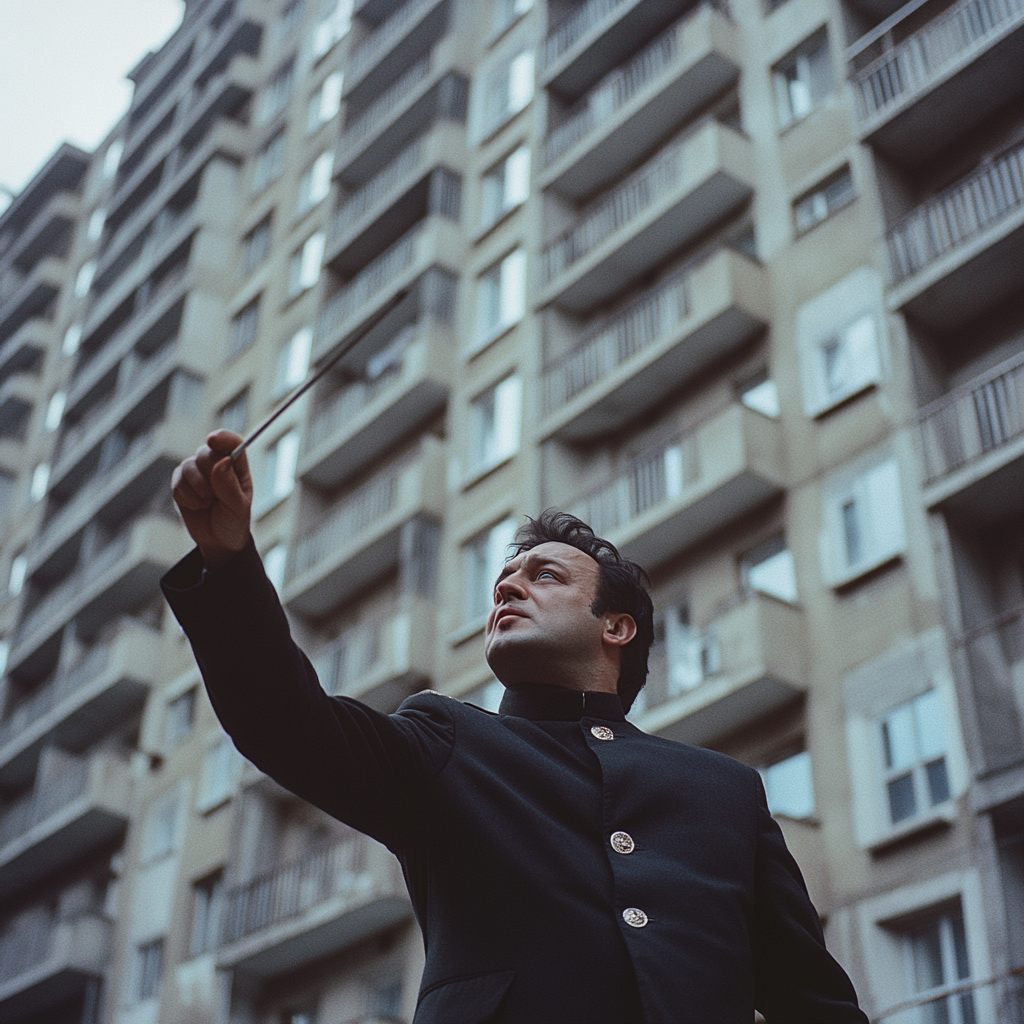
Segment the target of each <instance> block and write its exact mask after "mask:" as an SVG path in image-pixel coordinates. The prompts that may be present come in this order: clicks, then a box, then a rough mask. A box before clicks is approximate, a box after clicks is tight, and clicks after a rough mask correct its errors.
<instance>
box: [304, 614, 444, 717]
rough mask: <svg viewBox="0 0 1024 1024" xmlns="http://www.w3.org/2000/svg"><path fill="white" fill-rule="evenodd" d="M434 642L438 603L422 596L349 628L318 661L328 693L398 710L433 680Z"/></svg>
mask: <svg viewBox="0 0 1024 1024" xmlns="http://www.w3.org/2000/svg"><path fill="white" fill-rule="evenodd" d="M433 643H434V609H433V607H431V605H430V602H429V601H428V600H426V599H419V600H415V601H411V602H409V603H408V604H406V605H404V606H403V607H401V608H396V609H394V610H392V611H390V612H387V613H384V614H377V615H375V616H374V617H373V618H371V619H369V620H368V621H366V622H364V623H361V624H360V625H358V626H353V627H351V628H349V629H347V630H345V632H343V633H342V634H341V635H340V636H339V637H338V638H337V639H335V640H332V641H331V642H330V643H329V644H328V645H327V646H326V647H324V648H323V649H322V650H320V651H319V652H318V654H317V655H316V656H315V657H314V659H313V665H314V667H315V668H316V670H317V675H318V676H319V677H320V685H321V686H323V688H324V689H325V690H326V691H327V692H328V693H331V694H336V695H338V696H341V697H354V698H356V699H357V700H361V701H362V702H363V703H364V704H369V705H370V706H371V707H374V708H377V709H378V710H380V711H385V712H392V711H394V710H396V709H397V707H398V705H399V704H401V703H402V701H403V700H405V698H406V697H408V696H409V695H410V694H412V693H416V692H417V691H419V690H422V689H423V688H424V687H426V686H428V685H429V683H430V678H431V676H432V674H433V659H432V658H431V651H432V650H433Z"/></svg>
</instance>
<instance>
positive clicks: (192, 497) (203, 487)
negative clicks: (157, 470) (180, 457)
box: [171, 459, 214, 511]
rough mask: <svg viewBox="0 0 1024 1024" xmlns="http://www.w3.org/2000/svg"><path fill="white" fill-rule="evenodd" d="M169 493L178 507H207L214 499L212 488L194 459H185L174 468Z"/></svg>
mask: <svg viewBox="0 0 1024 1024" xmlns="http://www.w3.org/2000/svg"><path fill="white" fill-rule="evenodd" d="M171 495H172V497H173V498H174V500H175V502H176V503H177V504H178V506H179V507H181V508H183V509H190V510H193V511H198V510H199V509H204V508H209V507H210V505H212V504H213V500H214V494H213V489H212V488H211V487H210V483H209V481H208V480H207V479H206V477H205V476H204V475H203V474H202V472H201V471H200V469H199V467H198V466H197V465H196V460H195V459H185V461H184V462H182V463H181V464H180V465H179V466H177V467H176V468H175V470H174V475H173V476H172V477H171Z"/></svg>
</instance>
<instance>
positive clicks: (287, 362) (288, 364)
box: [274, 327, 313, 395]
mask: <svg viewBox="0 0 1024 1024" xmlns="http://www.w3.org/2000/svg"><path fill="white" fill-rule="evenodd" d="M312 345H313V328H312V327H303V328H302V329H301V330H298V331H296V332H295V333H294V334H293V335H292V337H291V339H290V340H289V341H288V344H286V345H285V346H284V348H282V349H281V353H280V355H279V356H278V357H277V370H276V373H275V376H274V394H275V395H283V394H284V393H285V392H286V391H288V390H290V389H291V388H293V387H295V385H296V384H299V383H301V381H302V380H303V379H304V378H305V376H306V371H307V370H308V369H309V353H310V349H311V348H312Z"/></svg>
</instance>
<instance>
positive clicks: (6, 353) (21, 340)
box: [0, 320, 53, 381]
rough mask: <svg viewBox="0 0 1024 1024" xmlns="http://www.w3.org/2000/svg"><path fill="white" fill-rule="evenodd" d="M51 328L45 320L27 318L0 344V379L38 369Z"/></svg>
mask: <svg viewBox="0 0 1024 1024" xmlns="http://www.w3.org/2000/svg"><path fill="white" fill-rule="evenodd" d="M52 329H53V328H52V327H51V325H50V324H48V323H47V322H46V321H45V320H27V321H26V322H25V323H23V324H22V325H21V327H19V328H18V330H17V331H15V332H14V334H12V335H11V336H10V337H9V338H8V339H7V340H6V341H5V342H4V343H3V344H2V345H0V381H2V380H6V379H7V377H8V376H10V375H11V374H12V373H25V372H28V371H35V370H38V369H40V367H41V366H42V362H43V354H44V353H45V351H46V346H47V339H48V338H49V337H50V333H51V331H52Z"/></svg>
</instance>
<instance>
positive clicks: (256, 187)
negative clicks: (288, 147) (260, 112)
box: [252, 129, 284, 192]
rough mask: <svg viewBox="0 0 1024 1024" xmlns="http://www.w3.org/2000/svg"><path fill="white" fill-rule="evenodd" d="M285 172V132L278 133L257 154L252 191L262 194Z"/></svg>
mask: <svg viewBox="0 0 1024 1024" xmlns="http://www.w3.org/2000/svg"><path fill="white" fill-rule="evenodd" d="M283 170H284V130H283V129H282V130H281V131H279V132H277V133H276V134H275V135H274V136H273V137H271V138H270V139H269V140H268V141H267V142H265V143H264V144H263V148H262V149H261V150H260V151H259V153H257V154H256V162H255V164H254V166H253V171H252V190H253V192H262V191H263V189H265V188H266V187H267V186H268V185H269V184H270V183H271V182H272V181H276V180H277V179H278V178H279V177H280V176H281V172H282V171H283Z"/></svg>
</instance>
